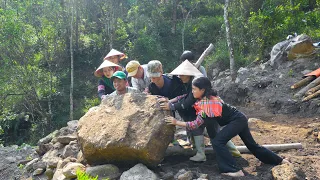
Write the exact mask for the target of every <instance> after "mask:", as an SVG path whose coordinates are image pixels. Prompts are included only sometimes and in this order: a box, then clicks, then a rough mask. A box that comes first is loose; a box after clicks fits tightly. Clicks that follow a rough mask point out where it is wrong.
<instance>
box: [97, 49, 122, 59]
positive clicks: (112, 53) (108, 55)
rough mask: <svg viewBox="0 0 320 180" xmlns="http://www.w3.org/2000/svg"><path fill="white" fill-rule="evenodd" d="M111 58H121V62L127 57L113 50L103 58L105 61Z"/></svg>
mask: <svg viewBox="0 0 320 180" xmlns="http://www.w3.org/2000/svg"><path fill="white" fill-rule="evenodd" d="M111 56H120V60H122V59H124V58H125V57H126V55H125V54H124V53H122V52H120V51H118V50H115V49H111V51H110V52H109V53H108V54H107V55H106V57H104V58H103V60H108V58H109V57H111Z"/></svg>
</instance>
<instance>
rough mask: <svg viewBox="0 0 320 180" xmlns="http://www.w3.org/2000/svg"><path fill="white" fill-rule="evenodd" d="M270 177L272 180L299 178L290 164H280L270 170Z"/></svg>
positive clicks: (296, 179) (295, 179)
mask: <svg viewBox="0 0 320 180" xmlns="http://www.w3.org/2000/svg"><path fill="white" fill-rule="evenodd" d="M272 176H273V179H274V180H282V179H287V180H298V179H299V177H298V175H297V174H296V172H295V171H294V168H293V165H292V164H282V165H279V166H275V167H274V168H272Z"/></svg>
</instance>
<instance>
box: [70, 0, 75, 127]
mask: <svg viewBox="0 0 320 180" xmlns="http://www.w3.org/2000/svg"><path fill="white" fill-rule="evenodd" d="M73 8H74V0H70V10H71V21H70V69H71V71H70V78H71V82H70V121H71V120H73V71H74V69H73V46H72V44H73V38H72V34H73V16H74V12H73Z"/></svg>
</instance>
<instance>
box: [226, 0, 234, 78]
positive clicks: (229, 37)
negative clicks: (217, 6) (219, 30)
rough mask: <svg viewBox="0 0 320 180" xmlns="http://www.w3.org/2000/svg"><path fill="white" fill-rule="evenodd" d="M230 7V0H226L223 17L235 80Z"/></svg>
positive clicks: (231, 70)
mask: <svg viewBox="0 0 320 180" xmlns="http://www.w3.org/2000/svg"><path fill="white" fill-rule="evenodd" d="M228 7H229V0H225V4H224V15H223V17H224V24H225V26H226V37H227V43H228V49H229V57H230V73H231V78H232V80H233V81H234V80H235V79H236V72H235V62H234V54H233V53H234V52H233V46H232V40H231V30H230V22H229V13H228Z"/></svg>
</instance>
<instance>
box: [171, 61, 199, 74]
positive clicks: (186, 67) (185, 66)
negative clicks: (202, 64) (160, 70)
mask: <svg viewBox="0 0 320 180" xmlns="http://www.w3.org/2000/svg"><path fill="white" fill-rule="evenodd" d="M170 74H172V75H185V76H203V74H202V73H201V72H200V71H199V70H198V69H197V68H196V67H195V66H194V65H193V64H192V63H190V62H189V61H188V60H185V61H183V63H181V64H180V65H179V66H178V67H176V68H175V69H174V70H173V71H172V72H171V73H170Z"/></svg>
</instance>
